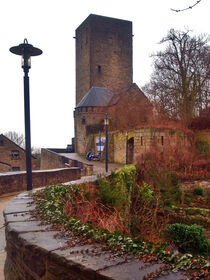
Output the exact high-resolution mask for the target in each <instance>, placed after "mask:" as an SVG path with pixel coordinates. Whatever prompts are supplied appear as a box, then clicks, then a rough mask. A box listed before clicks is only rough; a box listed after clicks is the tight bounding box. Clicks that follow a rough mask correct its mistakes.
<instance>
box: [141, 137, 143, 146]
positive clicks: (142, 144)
mask: <svg viewBox="0 0 210 280" xmlns="http://www.w3.org/2000/svg"><path fill="white" fill-rule="evenodd" d="M141 146H143V136H141Z"/></svg>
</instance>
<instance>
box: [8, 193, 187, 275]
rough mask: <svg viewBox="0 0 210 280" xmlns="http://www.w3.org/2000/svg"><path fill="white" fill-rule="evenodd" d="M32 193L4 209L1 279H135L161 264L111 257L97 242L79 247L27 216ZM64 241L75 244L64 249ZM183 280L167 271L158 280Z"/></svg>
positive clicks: (71, 236)
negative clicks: (4, 245)
mask: <svg viewBox="0 0 210 280" xmlns="http://www.w3.org/2000/svg"><path fill="white" fill-rule="evenodd" d="M33 192H34V190H33V191H29V192H25V193H21V194H19V195H18V196H16V197H15V198H14V199H13V200H12V201H11V202H10V203H9V205H8V206H7V207H6V208H5V209H4V217H5V224H6V229H5V231H6V239H7V259H6V263H5V280H13V279H14V278H13V277H14V275H15V276H16V277H18V276H19V277H23V276H22V275H23V274H24V273H26V274H27V275H29V277H31V278H27V279H35V280H41V279H47V280H51V279H53V280H67V279H70V280H88V279H90V280H100V279H101V280H137V279H138V280H139V279H143V277H144V276H146V275H147V274H148V273H150V272H153V271H156V270H157V269H159V268H160V267H161V266H162V265H163V264H161V263H158V264H151V263H149V264H148V263H147V264H145V263H144V262H143V261H141V260H139V261H137V260H135V261H134V260H132V259H133V256H123V257H119V256H118V257H114V256H113V255H112V254H111V252H110V251H104V250H103V248H102V246H101V245H100V244H98V243H94V244H85V245H81V244H79V243H78V237H76V236H74V235H73V233H72V234H70V236H68V237H65V236H61V235H59V234H58V232H57V231H54V230H52V228H50V226H49V225H41V224H40V221H38V220H36V219H35V218H34V217H32V216H31V214H30V210H33V209H34V207H35V205H34V204H33V198H32V193H33ZM67 240H68V242H72V243H74V244H76V245H75V246H73V247H70V246H68V245H67V243H66V242H67ZM14 251H15V252H14ZM17 252H18V253H17ZM129 257H130V260H129ZM26 260H27V261H26ZM19 270H20V271H19ZM27 277H28V276H27ZM183 277H184V276H181V273H180V272H178V273H174V272H172V271H170V272H169V274H168V275H165V276H161V277H159V278H158V279H159V280H163V279H167V280H178V279H180V278H182V279H187V278H183ZM15 279H19V278H15ZM21 279H26V278H21Z"/></svg>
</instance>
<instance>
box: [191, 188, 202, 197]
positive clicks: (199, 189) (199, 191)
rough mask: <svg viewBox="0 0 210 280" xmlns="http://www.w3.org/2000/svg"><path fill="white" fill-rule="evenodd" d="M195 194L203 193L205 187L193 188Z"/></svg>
mask: <svg viewBox="0 0 210 280" xmlns="http://www.w3.org/2000/svg"><path fill="white" fill-rule="evenodd" d="M193 194H194V195H201V196H202V195H203V189H202V188H195V189H194V190H193Z"/></svg>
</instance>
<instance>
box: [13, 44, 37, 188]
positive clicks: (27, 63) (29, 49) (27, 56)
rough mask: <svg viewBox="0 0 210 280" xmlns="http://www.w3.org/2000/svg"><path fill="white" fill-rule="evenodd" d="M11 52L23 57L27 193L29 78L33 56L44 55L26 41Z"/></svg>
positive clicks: (29, 150) (29, 177)
mask: <svg viewBox="0 0 210 280" xmlns="http://www.w3.org/2000/svg"><path fill="white" fill-rule="evenodd" d="M9 50H10V52H12V53H14V54H16V55H21V57H22V68H23V71H24V74H25V75H24V111H25V142H26V143H25V145H26V147H25V148H26V174H27V191H30V190H32V171H31V129H30V98H29V76H28V72H29V69H30V68H31V56H37V55H40V54H42V50H40V49H38V48H35V47H33V46H32V45H30V44H28V41H27V39H24V42H23V44H20V45H19V46H15V47H12V48H10V49H9Z"/></svg>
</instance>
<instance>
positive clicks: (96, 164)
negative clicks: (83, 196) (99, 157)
mask: <svg viewBox="0 0 210 280" xmlns="http://www.w3.org/2000/svg"><path fill="white" fill-rule="evenodd" d="M60 155H62V156H65V157H67V158H70V159H74V160H78V161H82V162H85V163H88V164H92V165H93V175H99V174H105V173H106V172H105V163H104V162H100V161H94V160H93V161H89V160H87V159H86V158H85V157H81V156H80V155H78V154H76V153H64V154H60ZM122 166H123V164H120V163H109V164H108V170H109V171H114V170H116V169H119V168H121V167H122Z"/></svg>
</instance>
